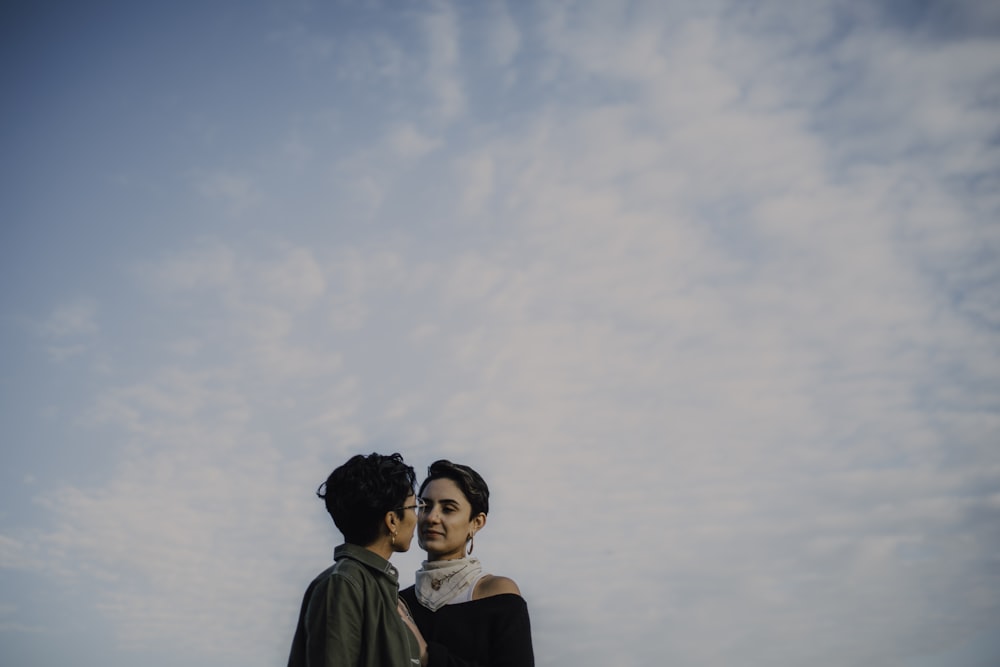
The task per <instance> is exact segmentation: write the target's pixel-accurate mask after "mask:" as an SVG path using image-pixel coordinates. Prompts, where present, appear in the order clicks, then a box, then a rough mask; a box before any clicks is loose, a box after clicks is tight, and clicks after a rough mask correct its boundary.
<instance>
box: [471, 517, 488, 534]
mask: <svg viewBox="0 0 1000 667" xmlns="http://www.w3.org/2000/svg"><path fill="white" fill-rule="evenodd" d="M472 525H473V526H475V527H476V532H477V533H478V532H479V531H480V530H482V529H483V526H485V525H486V513H485V512H480V513H479V514H477V515H476V516H474V517H473V518H472Z"/></svg>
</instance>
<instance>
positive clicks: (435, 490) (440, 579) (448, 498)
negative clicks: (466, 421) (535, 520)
mask: <svg viewBox="0 0 1000 667" xmlns="http://www.w3.org/2000/svg"><path fill="white" fill-rule="evenodd" d="M420 502H421V503H422V507H421V508H420V511H419V512H418V513H417V539H418V540H419V542H420V547H421V548H422V549H423V550H424V551H426V552H427V560H426V561H424V563H423V565H422V566H421V568H420V569H419V570H417V578H416V583H415V584H414V585H413V586H410V587H409V588H407V589H404V590H403V591H401V592H400V597H401V598H402V599H403V600H404V601H405V602H406V603H407V605H408V608H409V611H410V612H411V613H412V617H404V620H406V621H407V623H408V624H410V626H411V628H413V627H414V626H415V632H417V633H419V634H418V639H419V640H421V641H420V643H421V647H422V648H423V646H425V645H426V649H425V653H426V655H427V665H428V667H533V665H534V664H535V659H534V653H533V651H532V647H531V623H530V621H529V618H528V606H527V604H526V603H525V601H524V598H522V597H521V591H520V589H518V587H517V584H516V583H514V581H512V580H511V579H508V578H507V577H499V576H495V575H492V574H486V573H484V572H483V568H482V564H481V563H480V562H479V559H478V558H472V557H471V554H472V551H473V549H474V545H475V536H476V533H477V532H479V531H480V530H482V528H483V527H484V526H485V525H486V515H487V514H488V513H489V511H490V490H489V487H488V486H486V482H485V481H484V480H483V478H482V477H480V475H479V473H477V472H476V471H475V470H473V469H472V468H470V467H469V466H465V465H460V464H456V463H452V462H450V461H445V460H441V461H435V462H434V463H432V464H431V466H430V467H429V468H428V469H427V479H425V480H424V481H423V484H421V485H420Z"/></svg>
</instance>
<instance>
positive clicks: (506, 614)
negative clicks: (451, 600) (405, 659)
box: [399, 586, 535, 667]
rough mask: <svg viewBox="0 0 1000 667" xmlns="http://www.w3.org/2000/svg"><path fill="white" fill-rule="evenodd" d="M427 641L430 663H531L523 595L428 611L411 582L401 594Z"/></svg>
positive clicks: (441, 666) (469, 666)
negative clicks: (418, 599) (418, 598)
mask: <svg viewBox="0 0 1000 667" xmlns="http://www.w3.org/2000/svg"><path fill="white" fill-rule="evenodd" d="M399 597H401V598H403V601H405V602H406V604H407V606H409V608H410V612H411V613H412V614H413V619H414V620H415V621H416V623H417V627H418V628H419V629H420V633H421V634H422V635H423V636H424V639H425V640H427V657H428V663H427V664H428V667H534V664H535V657H534V653H533V652H532V648H531V623H530V621H529V618H528V605H527V603H525V601H524V598H522V597H521V596H520V595H515V594H513V593H504V594H502V595H494V596H493V597H487V598H481V599H479V600H472V601H471V602H462V603H459V604H449V605H445V606H443V607H441V608H440V609H438V610H437V611H431V610H430V609H428V608H427V607H424V606H423V605H422V604H420V603H419V602H418V601H417V596H416V593H415V592H414V590H413V586H410V587H409V588H406V589H404V590H402V591H400V593H399Z"/></svg>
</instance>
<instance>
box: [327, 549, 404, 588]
mask: <svg viewBox="0 0 1000 667" xmlns="http://www.w3.org/2000/svg"><path fill="white" fill-rule="evenodd" d="M342 558H350V559H351V560H356V561H358V562H359V563H362V564H363V565H367V566H368V567H370V568H371V569H373V570H375V571H376V572H381V573H382V574H384V575H386V576H388V577H389V578H390V579H392V581H393V583H396V584H398V583H399V571H398V570H397V569H396V568H395V567H393V566H392V564H391V563H390V562H389V561H387V560H386V559H384V558H382V557H381V556H379V555H378V554H376V553H375V552H374V551H369V550H368V549H365V548H364V547H359V546H358V545H356V544H349V543H345V544H341V545H340V546H339V547H337V548H336V549H334V550H333V560H335V561H337V560H341V559H342Z"/></svg>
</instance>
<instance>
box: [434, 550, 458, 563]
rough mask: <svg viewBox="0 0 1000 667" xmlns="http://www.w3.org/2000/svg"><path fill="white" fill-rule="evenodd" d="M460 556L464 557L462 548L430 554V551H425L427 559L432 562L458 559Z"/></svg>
mask: <svg viewBox="0 0 1000 667" xmlns="http://www.w3.org/2000/svg"><path fill="white" fill-rule="evenodd" d="M461 558H465V550H464V549H463V550H462V551H453V552H451V553H446V554H432V553H430V552H428V553H427V560H429V561H430V562H432V563H434V562H436V561H442V560H459V559H461Z"/></svg>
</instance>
